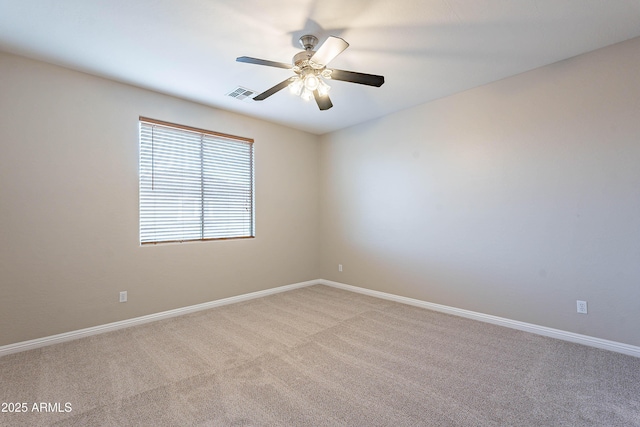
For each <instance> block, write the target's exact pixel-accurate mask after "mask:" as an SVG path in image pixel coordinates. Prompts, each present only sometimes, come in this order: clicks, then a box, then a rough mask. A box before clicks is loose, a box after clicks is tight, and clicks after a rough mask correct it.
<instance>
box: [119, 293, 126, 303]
mask: <svg viewBox="0 0 640 427" xmlns="http://www.w3.org/2000/svg"><path fill="white" fill-rule="evenodd" d="M120 302H127V291H122V292H120Z"/></svg>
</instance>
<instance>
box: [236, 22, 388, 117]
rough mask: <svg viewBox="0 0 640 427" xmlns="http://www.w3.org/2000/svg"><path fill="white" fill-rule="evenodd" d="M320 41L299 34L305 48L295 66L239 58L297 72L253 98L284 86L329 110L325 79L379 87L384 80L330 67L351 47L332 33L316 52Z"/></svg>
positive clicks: (297, 58) (308, 35) (274, 91)
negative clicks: (330, 64)
mask: <svg viewBox="0 0 640 427" xmlns="http://www.w3.org/2000/svg"><path fill="white" fill-rule="evenodd" d="M317 44H318V38H317V37H315V36H313V35H310V34H307V35H304V36H302V37H300V45H301V46H302V47H303V48H304V51H303V52H299V53H297V54H296V55H295V56H294V57H293V61H292V65H289V64H286V63H283V62H274V61H268V60H264V59H257V58H251V57H248V56H241V57H238V58H236V61H237V62H246V63H249V64H256V65H266V66H269V67H277V68H286V69H290V70H292V71H293V72H294V73H295V76H293V77H289V78H288V79H286V80H284V81H282V82H280V83H278V84H277V85H275V86H273V87H272V88H270V89H267V90H266V91H265V92H263V93H261V94H259V95H258V96H256V97H255V98H253V100H254V101H262V100H264V99H266V98H268V97H270V96H271V95H273V94H274V93H276V92H279V91H280V90H282V89H284V88H285V87H289V91H290V92H291V93H293V94H294V95H296V96H300V97H301V98H302V99H304V100H307V101H308V100H311V99H312V98H315V100H316V103H317V104H318V108H320V110H328V109H329V108H331V107H333V104H332V103H331V100H330V99H329V91H330V90H331V87H330V86H329V85H328V84H327V83H326V82H325V79H334V80H342V81H345V82H351V83H358V84H363V85H367V86H376V87H380V86H382V84H383V83H384V77H383V76H376V75H373V74H364V73H357V72H354V71H345V70H335V69H329V68H327V64H328V63H329V62H331V61H332V60H333V59H334V58H335V57H336V56H338V55H340V54H341V53H342V52H343V51H344V50H345V49H346V48H347V47H349V43H347V42H346V41H344V40H343V39H341V38H340V37H334V36H330V37H329V38H328V39H327V40H326V41H325V42H324V43H323V44H322V45H321V46H320V47H319V48H318V50H317V51H314V50H313V49H314V48H315V47H316V45H317Z"/></svg>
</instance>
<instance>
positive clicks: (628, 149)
mask: <svg viewBox="0 0 640 427" xmlns="http://www.w3.org/2000/svg"><path fill="white" fill-rule="evenodd" d="M638 70H640V39H634V40H631V41H628V42H625V43H621V44H618V45H614V46H611V47H609V48H605V49H602V50H599V51H595V52H592V53H589V54H586V55H582V56H579V57H576V58H573V59H570V60H566V61H563V62H560V63H557V64H554V65H551V66H547V67H544V68H541V69H537V70H534V71H531V72H528V73H525V74H522V75H518V76H515V77H512V78H509V79H506V80H502V81H499V82H496V83H493V84H490V85H486V86H483V87H480V88H476V89H473V90H470V91H467V92H464V93H460V94H458V95H455V96H451V97H448V98H445V99H441V100H438V101H435V102H431V103H428V104H425V105H421V106H418V107H415V108H412V109H409V110H405V111H402V112H399V113H396V114H393V115H390V116H387V117H384V118H382V119H379V120H375V121H372V122H369V123H366V124H363V125H360V126H356V127H353V128H349V129H347V130H343V131H340V132H336V133H332V134H328V135H325V136H323V137H322V144H321V149H320V173H321V199H320V201H321V203H320V205H321V224H322V225H321V239H322V240H321V256H322V265H321V274H322V277H323V278H325V279H329V280H334V281H338V282H342V283H347V284H350V285H355V286H361V287H365V288H370V289H374V290H379V291H383V292H389V293H392V294H397V295H402V296H407V297H412V298H417V299H421V300H426V301H430V302H435V303H440V304H445V305H450V306H454V307H458V308H463V309H469V310H473V311H477V312H481V313H487V314H492V315H496V316H502V317H505V318H509V319H515V320H520V321H524V322H530V323H534V324H538V325H542V326H547V327H552V328H558V329H562V330H566V331H571V332H576V333H582V334H586V335H590V336H594V337H600V338H604V339H610V340H615V341H619V342H624V343H628V344H631V345H640V332H639V330H640V329H639V325H640V78H639V77H638V76H639V73H638ZM338 263H342V264H343V268H344V271H343V272H342V273H339V272H338V269H337V265H338ZM577 299H581V300H587V301H588V304H589V314H588V315H579V314H576V300H577Z"/></svg>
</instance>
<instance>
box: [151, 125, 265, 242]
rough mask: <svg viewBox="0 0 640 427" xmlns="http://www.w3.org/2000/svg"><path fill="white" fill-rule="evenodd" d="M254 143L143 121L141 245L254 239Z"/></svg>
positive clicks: (192, 129) (182, 127)
mask: <svg viewBox="0 0 640 427" xmlns="http://www.w3.org/2000/svg"><path fill="white" fill-rule="evenodd" d="M253 199H254V197H253V140H252V139H248V138H240V137H236V136H231V135H224V134H219V133H216V132H210V131H205V130H202V129H194V128H189V127H186V126H181V125H175V124H171V123H165V122H161V121H157V120H152V119H146V118H143V117H141V118H140V243H141V244H147V243H159V242H184V241H191V240H210V239H234V238H246V237H253V236H255V229H254V228H255V226H254V200H253Z"/></svg>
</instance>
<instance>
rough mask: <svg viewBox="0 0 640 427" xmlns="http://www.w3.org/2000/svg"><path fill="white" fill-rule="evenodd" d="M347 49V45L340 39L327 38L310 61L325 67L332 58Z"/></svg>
mask: <svg viewBox="0 0 640 427" xmlns="http://www.w3.org/2000/svg"><path fill="white" fill-rule="evenodd" d="M348 47H349V43H347V42H346V41H344V40H343V39H341V38H340V37H334V36H329V38H328V39H327V40H325V42H324V43H322V45H321V46H320V47H319V48H318V50H317V51H316V53H314V54H313V56H312V57H311V58H310V59H311V60H312V61H313V62H315V63H316V64H319V65H327V64H328V63H329V62H331V60H332V59H333V58H335V57H336V56H338V55H340V54H341V53H342V51H343V50H345V49H346V48H348Z"/></svg>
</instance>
